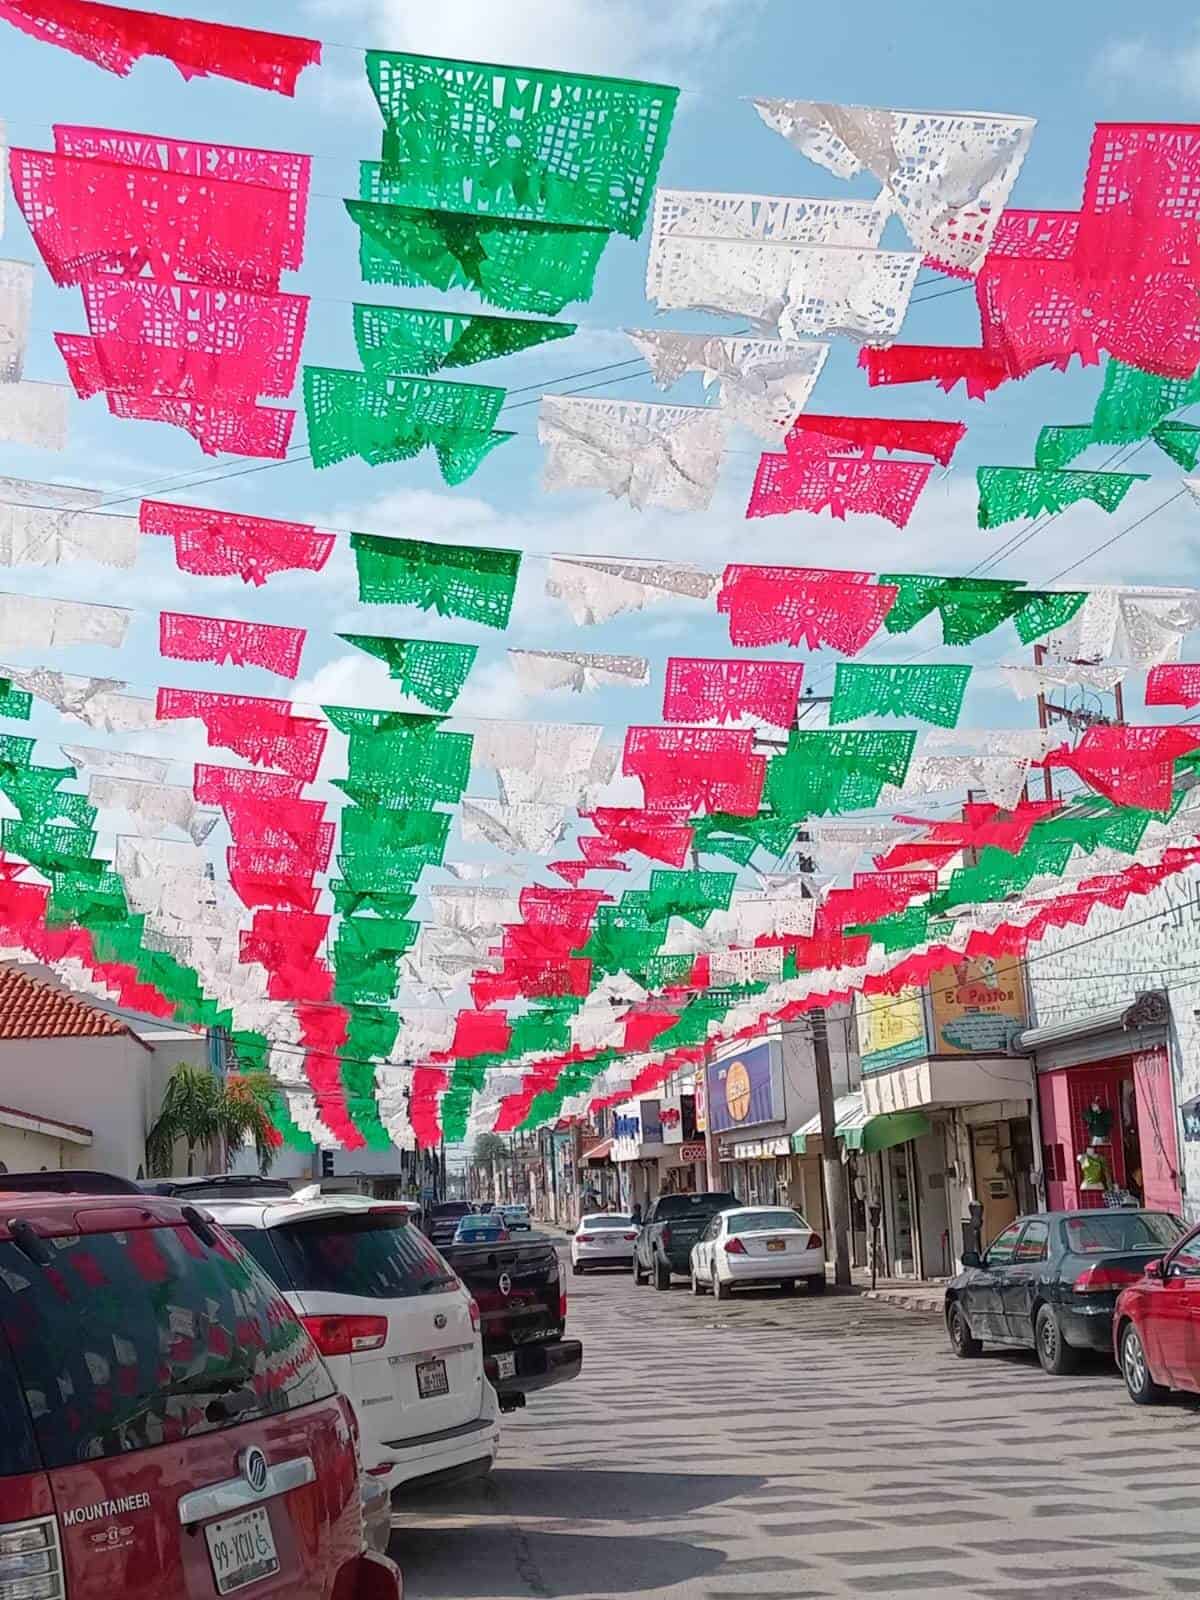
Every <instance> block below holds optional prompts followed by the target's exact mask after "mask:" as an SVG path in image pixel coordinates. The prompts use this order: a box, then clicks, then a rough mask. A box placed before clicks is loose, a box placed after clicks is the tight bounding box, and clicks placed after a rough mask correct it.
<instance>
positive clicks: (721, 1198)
mask: <svg viewBox="0 0 1200 1600" xmlns="http://www.w3.org/2000/svg"><path fill="white" fill-rule="evenodd" d="M736 1205H737V1196H736V1195H732V1194H670V1195H667V1196H666V1198H665V1199H662V1200H658V1201H656V1202H655V1207H654V1216H655V1220H656V1221H658V1222H668V1221H670V1220H671V1218H672V1217H712V1216H715V1215H716V1214H717V1212H718V1211H728V1210H729V1208H730V1206H736Z"/></svg>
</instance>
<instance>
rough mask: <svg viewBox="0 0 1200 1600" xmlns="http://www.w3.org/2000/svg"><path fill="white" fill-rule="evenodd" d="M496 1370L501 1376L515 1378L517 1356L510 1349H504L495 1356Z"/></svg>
mask: <svg viewBox="0 0 1200 1600" xmlns="http://www.w3.org/2000/svg"><path fill="white" fill-rule="evenodd" d="M496 1372H497V1374H498V1376H500V1377H501V1378H515V1377H516V1375H517V1358H516V1356H515V1355H514V1354H513V1352H512V1351H511V1350H504V1351H501V1353H500V1354H499V1355H498V1356H497V1357H496Z"/></svg>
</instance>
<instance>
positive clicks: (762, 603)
mask: <svg viewBox="0 0 1200 1600" xmlns="http://www.w3.org/2000/svg"><path fill="white" fill-rule="evenodd" d="M896 595H897V590H896V588H895V587H894V586H892V585H889V584H888V583H886V582H882V583H878V584H876V583H874V582H872V580H871V574H870V573H869V572H836V571H826V570H824V569H822V568H820V567H758V566H748V565H742V564H739V563H736V562H734V563H731V564H730V565H729V566H728V567H726V568H725V573H724V576H723V579H722V583H721V590H720V593H719V594H718V595H717V610H718V611H721V612H726V613H727V614H728V616H729V638H730V642H731V643H732V644H736V645H746V646H759V645H771V644H792V645H797V644H800V643H801V642H803V643H805V644H807V646H808V647H809V649H810V650H815V649H818V648H819V647H820V646H822V645H824V646H828V647H831V648H832V649H835V650H838V651H840V652H841V653H842V655H848V656H852V655H857V654H858V652H859V651H860V650H861V649H863V648H864V646H865V645H867V644H868V643H869V642H870V641H871V640H872V639H873V638H874V637H875V635H876V634H877V633H878V632H879V629H880V628H881V627H882V626H883V624H884V620H885V618H887V617H888V615H889V613H890V612H891V609H892V607H893V605H894V603H895V601H896Z"/></svg>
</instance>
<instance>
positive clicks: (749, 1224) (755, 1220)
mask: <svg viewBox="0 0 1200 1600" xmlns="http://www.w3.org/2000/svg"><path fill="white" fill-rule="evenodd" d="M725 1227H726V1228H727V1230H728V1231H729V1232H730V1233H778V1232H779V1231H780V1229H781V1228H793V1229H794V1228H807V1227H808V1223H807V1222H805V1220H804V1218H803V1217H802V1216H801V1215H800V1213H799V1212H798V1211H743V1212H741V1213H738V1212H735V1213H734V1214H733V1216H731V1217H729V1218H727V1220H726V1223H725Z"/></svg>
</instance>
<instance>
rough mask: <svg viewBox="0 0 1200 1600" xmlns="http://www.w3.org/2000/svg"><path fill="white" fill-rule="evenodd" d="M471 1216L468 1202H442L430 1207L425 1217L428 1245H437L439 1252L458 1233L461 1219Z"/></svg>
mask: <svg viewBox="0 0 1200 1600" xmlns="http://www.w3.org/2000/svg"><path fill="white" fill-rule="evenodd" d="M471 1215H472V1211H471V1202H470V1201H469V1200H442V1201H441V1202H440V1203H439V1204H438V1205H436V1206H431V1207H430V1209H429V1210H428V1212H427V1213H426V1216H425V1232H426V1233H427V1234H428V1235H429V1239H430V1243H431V1244H435V1245H437V1247H438V1249H439V1250H440V1249H441V1248H442V1246H443V1245H447V1244H449V1243H450V1242H451V1240H452V1239H453V1238H454V1235H455V1234H456V1233H457V1232H458V1225H459V1223H460V1222H461V1221H462V1219H463V1218H464V1217H469V1216H471Z"/></svg>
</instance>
